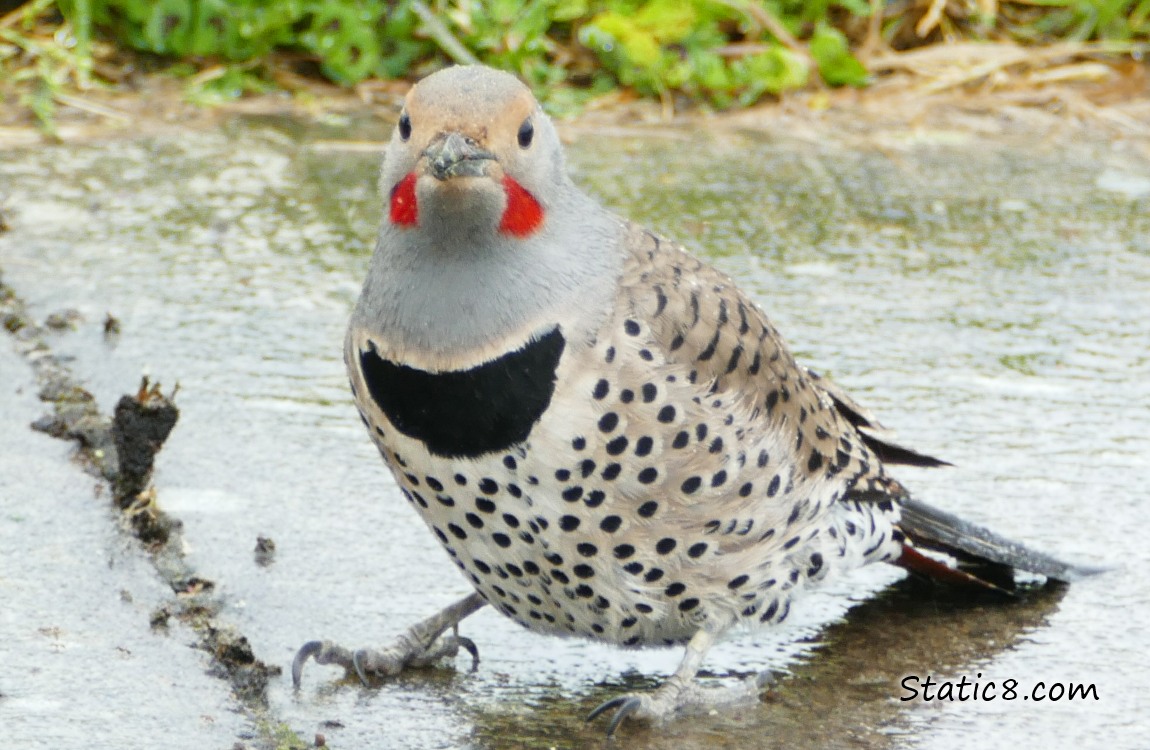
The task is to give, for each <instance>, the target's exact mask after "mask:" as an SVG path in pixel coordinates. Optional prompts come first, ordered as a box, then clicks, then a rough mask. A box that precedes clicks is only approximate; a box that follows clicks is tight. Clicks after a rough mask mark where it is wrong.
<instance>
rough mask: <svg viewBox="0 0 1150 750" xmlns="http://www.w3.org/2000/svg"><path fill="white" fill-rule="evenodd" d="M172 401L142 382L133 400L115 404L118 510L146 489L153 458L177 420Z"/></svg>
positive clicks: (116, 493)
mask: <svg viewBox="0 0 1150 750" xmlns="http://www.w3.org/2000/svg"><path fill="white" fill-rule="evenodd" d="M174 397H175V392H174V391H173V393H172V398H174ZM172 398H169V397H167V396H164V395H163V394H162V393H161V392H160V387H159V385H153V386H151V387H149V384H148V379H147V378H144V380H143V382H142V383H141V384H140V390H139V392H138V393H137V394H136V395H135V396H122V397H121V398H120V402H119V403H118V404H116V411H115V416H114V417H113V418H112V440H113V442H114V443H115V445H116V453H117V455H118V456H119V461H120V465H119V472H118V473H117V476H116V482H115V495H116V501H117V503H119V505H120V508H127V507H128V506H129V505H131V504H132V503H133V502H134V501H135V499H136V498H137V497H138V496H139V495H140V494H141V493H143V492H144V490H146V489H147V488H148V483H149V482H150V481H151V478H152V467H153V465H154V464H155V461H156V454H157V453H159V451H160V448H162V447H163V445H164V441H165V440H167V439H168V435H170V434H171V432H172V428H173V427H175V426H176V422H177V421H178V420H179V418H180V410H179V409H177V408H176V405H175V404H174V403H173V402H172Z"/></svg>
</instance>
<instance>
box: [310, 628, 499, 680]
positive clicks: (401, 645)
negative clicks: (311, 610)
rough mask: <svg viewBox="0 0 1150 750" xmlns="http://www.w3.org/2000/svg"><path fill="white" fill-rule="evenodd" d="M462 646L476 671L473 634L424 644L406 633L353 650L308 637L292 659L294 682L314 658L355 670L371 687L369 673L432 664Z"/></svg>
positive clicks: (387, 674)
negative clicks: (383, 645)
mask: <svg viewBox="0 0 1150 750" xmlns="http://www.w3.org/2000/svg"><path fill="white" fill-rule="evenodd" d="M460 648H462V649H463V650H464V651H466V652H467V653H469V654H471V670H472V671H474V670H475V669H476V668H477V667H478V666H479V649H478V647H476V645H475V642H474V641H472V640H471V639H470V638H465V637H463V636H460V635H445V636H442V637H440V638H437V639H436V640H435V641H433V642H432V643H431V645H429V646H427V647H423V646H421V645H420V643H419V641H418V640H417V639H415V638H412V637H410V636H409V635H408V634H404V635H402V636H400V637H399V639H398V640H397V641H396V643H394V644H392V645H391V646H388V647H387V648H385V649H382V650H380V651H375V650H372V649H366V648H361V649H357V650H355V651H351V650H349V649H346V648H344V647H343V646H340V645H338V644H335V643H332V642H331V641H309V642H307V643H305V644H304V645H303V646H302V647H301V648H300V650H299V651H298V652H296V655H295V659H293V660H292V667H291V675H292V683H293V684H294V685H295V687H297V688H298V687H299V686H300V681H301V679H302V678H303V667H304V665H305V664H306V663H307V661H308V659H312V658H314V659H315V662H316V663H317V664H338V665H339V666H341V667H343V668H344V670H346V671H347V672H349V673H351V672H354V673H355V675H356V676H357V677H358V678H359V681H360V682H361V683H362V684H363V685H364V686H365V687H370V686H371V681H370V679H369V675H370V676H373V677H377V678H378V677H394V676H395V675H397V674H399V673H400V672H402V671H403V670H404V669H407V668H419V667H429V666H432V665H433V664H435V663H436V662H439V661H440V660H442V659H446V658H450V657H454V656H455V655H456V654H458V653H459V649H460Z"/></svg>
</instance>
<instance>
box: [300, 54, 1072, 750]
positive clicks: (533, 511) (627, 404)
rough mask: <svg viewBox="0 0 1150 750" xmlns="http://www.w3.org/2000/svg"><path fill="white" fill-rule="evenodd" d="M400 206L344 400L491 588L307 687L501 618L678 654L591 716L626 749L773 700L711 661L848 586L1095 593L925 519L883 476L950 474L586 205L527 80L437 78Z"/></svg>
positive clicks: (422, 103)
mask: <svg viewBox="0 0 1150 750" xmlns="http://www.w3.org/2000/svg"><path fill="white" fill-rule="evenodd" d="M381 186H382V189H383V191H384V193H385V195H386V199H387V206H386V215H385V217H384V219H383V221H382V226H381V228H380V231H379V237H378V243H377V245H376V249H375V254H374V256H373V258H372V260H371V265H370V268H369V270H368V274H367V280H366V282H365V284H364V287H363V292H362V295H361V296H360V298H359V302H358V305H357V306H356V308H355V312H354V314H353V315H352V319H351V324H350V327H349V329H348V333H347V338H346V345H345V359H346V363H347V368H348V372H349V375H350V380H351V388H352V392H353V393H354V396H355V402H356V404H357V406H358V408H359V412H360V415H361V416H362V418H363V421H364V424H365V425H367V428H368V431H369V432H370V434H371V437H372V439H373V440H374V441H375V443H376V445H377V446H378V448H379V451H380V453H381V454H382V456H383V459H384V461H385V462H386V463H387V465H388V467H389V468H390V469H391V471H392V473H393V474H394V475H395V478H396V480H397V482H398V483H399V485H400V487H401V488H402V493H403V497H404V498H406V500H407V502H408V503H409V504H410V505H411V506H412V507H413V508H414V509H415V511H416V512H417V513H419V514H420V516H421V517H422V518H423V520H424V521H425V522H426V523H427V525H428V527H429V528H430V529H431V531H432V533H433V534H434V535H435V536H436V538H438V539H439V541H440V543H441V544H442V545H443V547H444V548H445V549H446V551H447V554H448V555H449V556H450V558H451V560H452V562H453V563H454V564H455V565H456V566H457V567H458V568H459V569H460V570H461V571H462V573H463V575H464V576H465V577H466V578H467V580H468V581H469V582H470V584H471V585H472V586H473V587H474V588H475V593H473V594H471V595H469V596H467V597H465V598H464V599H462V600H460V601H459V602H457V603H455V604H453V605H452V606H451V607H449V608H447V609H446V610H444V611H443V612H440V613H439V614H437V615H435V616H433V617H431V618H429V619H428V620H425V621H424V622H422V623H419V624H418V625H416V626H414V627H413V628H411V629H410V630H409V631H407V632H406V633H405V634H404V635H403V636H401V637H400V639H399V640H398V641H397V642H396V643H395V644H393V645H392V646H391V647H389V648H386V649H383V650H381V651H369V650H359V651H354V652H353V651H351V650H348V649H345V648H342V647H340V646H338V645H335V644H333V643H330V642H326V641H323V642H320V641H313V642H311V643H308V644H306V645H305V646H304V647H303V648H302V649H301V650H300V652H299V654H298V655H297V657H296V660H295V663H294V664H293V678H294V680H295V682H296V684H297V685H298V684H299V680H300V674H301V670H302V667H303V665H304V663H305V662H306V661H307V659H308V658H311V657H315V658H316V660H317V661H319V662H320V663H337V664H340V665H342V666H344V667H345V668H346V669H349V670H352V669H354V670H355V671H356V672H357V673H358V674H359V676H360V678H361V679H363V680H364V681H365V682H366V681H367V678H368V676H369V675H377V676H378V675H390V674H395V673H397V672H399V671H400V670H402V669H403V668H404V667H405V666H410V665H414V664H423V663H427V662H430V661H434V660H435V659H437V658H439V657H441V656H444V655H449V654H454V653H456V652H457V650H458V648H460V647H463V648H466V649H467V650H469V651H471V652H472V654H473V655H477V652H476V650H475V646H474V644H473V643H472V642H471V641H469V640H468V639H466V638H463V637H461V636H459V635H458V633H457V632H455V631H456V630H457V627H456V626H457V625H458V623H459V622H460V621H461V620H462V619H463V618H465V617H467V616H468V615H470V614H471V613H473V612H475V611H476V610H478V609H479V608H481V607H483V606H485V605H490V606H492V607H494V608H495V609H497V610H498V611H499V612H501V613H503V614H504V615H506V616H507V617H510V618H511V619H513V620H515V621H516V622H517V623H519V624H520V625H522V626H523V627H525V628H528V629H530V630H533V631H536V632H540V633H550V634H555V635H561V636H582V637H585V638H591V639H595V640H599V641H604V642H607V643H611V644H616V645H619V646H624V647H644V646H667V645H676V644H683V645H685V646H686V655H685V657H684V659H683V661H682V664H681V666H680V667H679V669H678V670H677V671H676V672H675V674H674V675H673V676H672V677H670V678H669V679H668V680H667V681H666V682H665V683H664V684H663V685H662V686H661V687H660V688H658V689H657V690H655V691H653V692H651V693H648V694H634V695H624V696H621V697H619V698H617V699H615V700H612V701H608V702H607V703H605V704H604V705H603V706H601V707H600V708H599V709H597V710H596V711H595V712H593V714H592V717H589V718H593V717H594V716H595V715H598V714H599V713H601V712H603V711H607V710H610V709H616V710H615V714H614V716H613V718H612V720H611V722H610V726H609V732H613V731H614V730H615V728H616V727H617V726H618V724H619V722H620V721H622V720H623V719H624V718H625V717H627V716H634V717H639V718H645V719H648V720H653V721H659V720H662V719H665V718H667V717H669V716H672V715H673V714H675V713H676V712H677V711H679V710H680V709H681V708H683V707H685V706H687V705H693V704H697V703H705V702H722V701H723V700H725V699H727V698H730V697H731V696H735V697H738V695H737V694H741V695H744V696H745V695H746V694H753V693H755V692H756V691H757V690H758V689H759V684H758V683H757V682H755V681H751V682H749V683H748V684H747V685H745V686H743V687H741V688H737V689H733V690H729V691H728V693H724V694H720V691H716V690H707V689H702V688H700V687H699V686H698V684H697V683H696V680H695V678H696V673H697V672H698V670H699V668H700V665H701V663H702V660H703V657H704V655H705V653H706V651H707V649H708V648H709V647H710V646H711V644H712V643H713V642H714V641H715V640H716V639H717V638H719V637H721V636H723V635H724V634H726V633H727V632H728V631H730V630H732V629H733V628H735V627H736V626H740V625H755V626H765V625H770V624H774V623H778V622H780V621H782V620H783V619H785V618H786V617H787V615H788V613H789V612H790V610H791V604H792V601H793V600H794V599H795V598H796V596H797V595H798V594H799V592H801V591H802V590H803V589H805V588H806V587H808V586H810V585H811V584H814V583H817V582H818V581H820V580H822V579H823V578H824V577H825V576H826V575H827V574H828V573H829V572H831V571H833V570H836V569H845V568H852V567H855V566H859V565H863V564H866V563H871V562H888V563H894V564H899V565H903V566H905V567H908V568H911V569H914V570H919V571H925V572H928V573H930V574H933V575H935V576H941V577H944V578H949V579H952V580H958V581H963V582H968V583H971V584H975V585H983V586H987V587H992V588H1008V587H1009V586H1010V585H1011V583H1012V580H1013V578H1012V576H1011V575H1010V574H1011V572H1012V569H1014V568H1018V569H1023V570H1026V571H1029V572H1032V573H1037V574H1040V575H1043V576H1047V577H1049V578H1053V579H1058V580H1067V579H1069V578H1071V577H1073V576H1074V575H1075V573H1076V572H1077V570H1076V569H1075V568H1072V567H1071V566H1068V565H1065V564H1063V563H1060V562H1058V561H1057V560H1054V559H1052V558H1050V557H1047V556H1045V555H1042V554H1038V553H1034V552H1031V551H1029V550H1027V549H1025V548H1023V547H1022V546H1021V545H1018V544H1016V543H1013V542H1010V541H1007V540H1004V539H1002V538H1001V537H998V536H996V535H995V534H993V533H991V532H989V531H986V530H985V529H982V528H979V527H976V526H973V525H971V524H967V523H965V522H963V521H961V520H959V519H957V518H955V517H953V516H951V515H949V514H946V513H943V512H941V511H938V510H935V509H932V508H930V507H929V506H926V505H924V504H922V503H920V502H917V501H915V500H912V499H911V497H910V496H909V494H908V492H907V491H906V489H904V488H903V486H902V485H901V484H899V483H898V482H897V481H896V480H895V479H893V478H892V477H891V476H890V475H889V474H888V473H887V466H888V465H891V464H913V465H920V466H934V465H938V464H940V463H942V462H941V461H938V460H936V459H933V458H930V457H928V456H924V455H922V454H919V453H915V452H913V451H911V450H908V449H905V448H902V447H899V446H898V445H896V444H894V443H892V442H891V441H890V440H889V439H887V438H886V437H885V436H884V433H883V432H882V430H881V428H880V426H879V425H878V423H877V422H876V421H875V420H874V418H873V417H872V416H871V415H870V414H869V413H868V412H867V411H866V410H865V409H863V408H862V407H861V406H859V405H857V404H856V403H855V402H854V401H852V400H851V399H850V398H849V397H848V396H846V395H845V394H844V393H842V392H841V391H840V390H839V389H838V388H836V387H835V386H834V385H832V384H830V383H829V382H827V381H826V380H824V379H821V378H820V377H819V376H818V375H816V374H815V373H813V372H811V371H810V370H808V369H805V368H804V367H802V366H800V365H799V364H797V363H796V362H795V360H794V359H793V357H792V356H791V353H790V352H789V351H788V349H787V347H786V345H785V344H784V343H783V340H782V338H781V337H780V335H779V333H778V331H776V330H775V328H774V327H773V326H772V325H771V323H770V321H769V320H768V319H767V317H766V315H765V314H764V313H763V312H762V311H761V310H760V309H759V307H758V306H756V305H755V303H754V302H753V301H752V300H751V299H750V297H748V296H747V295H746V294H745V293H744V292H742V291H741V290H739V289H738V288H737V287H736V286H735V284H734V283H733V282H732V281H731V279H729V278H728V277H726V276H724V275H723V274H721V273H720V272H718V271H716V270H715V269H713V268H711V267H710V266H708V265H707V264H705V263H703V262H701V261H699V260H697V259H695V258H694V257H692V256H691V255H689V254H688V253H687V252H686V251H685V250H684V249H682V248H681V247H680V246H678V245H676V244H675V243H673V242H670V241H668V240H666V239H663V238H661V237H659V236H658V235H656V234H654V233H652V232H650V231H648V230H646V229H644V228H642V227H640V226H637V225H635V224H632V223H629V222H628V221H625V220H623V219H621V218H619V217H617V216H615V215H614V214H612V213H610V212H608V211H606V210H605V209H603V208H602V207H601V206H599V205H598V204H597V203H596V202H595V201H594V200H592V199H591V198H590V197H588V196H587V195H586V194H584V193H583V192H581V191H580V190H579V189H578V188H577V187H576V186H575V185H574V184H573V183H572V181H571V179H570V178H569V177H568V175H567V171H566V168H565V166H564V160H563V152H562V148H561V146H560V143H559V139H558V137H557V135H556V132H555V129H554V128H553V126H552V124H551V122H550V121H549V120H548V118H547V116H546V115H545V114H544V113H543V111H542V110H541V109H540V107H539V104H538V103H537V102H536V100H535V99H534V97H533V96H532V94H531V92H530V91H529V90H528V89H527V87H525V86H524V85H523V84H522V83H520V82H519V81H518V80H517V79H516V78H515V77H513V76H511V75H509V74H507V73H502V72H498V71H495V70H492V69H489V68H485V67H479V66H473V67H454V68H449V69H446V70H443V71H440V72H438V73H435V74H434V75H431V76H429V77H428V78H426V79H424V80H423V81H421V82H420V83H419V84H417V85H416V86H415V87H414V88H413V89H412V91H411V92H410V93H409V95H408V96H407V99H406V102H405V104H404V107H403V111H402V113H401V115H400V117H399V121H398V125H397V127H396V129H395V132H394V135H393V137H392V139H391V141H390V143H389V144H388V146H387V151H386V155H385V157H384V161H383V168H382V177H381ZM935 552H943V553H947V554H948V555H949V558H947V559H942V560H940V559H938V557H939V556H938V555H936V554H935ZM449 629H450V630H452V631H453V633H451V634H446V635H445V633H447V631H448V630H449Z"/></svg>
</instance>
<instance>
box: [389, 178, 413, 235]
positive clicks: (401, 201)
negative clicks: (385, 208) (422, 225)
mask: <svg viewBox="0 0 1150 750" xmlns="http://www.w3.org/2000/svg"><path fill="white" fill-rule="evenodd" d="M415 180H416V177H415V173H414V172H412V173H411V174H409V175H408V176H407V177H404V178H403V179H402V180H400V181H399V182H398V183H396V185H395V187H393V188H392V189H391V212H390V218H391V223H392V224H399V225H400V226H405V227H413V226H415V225H416V223H417V222H418V221H419V207H418V206H417V205H416V204H415Z"/></svg>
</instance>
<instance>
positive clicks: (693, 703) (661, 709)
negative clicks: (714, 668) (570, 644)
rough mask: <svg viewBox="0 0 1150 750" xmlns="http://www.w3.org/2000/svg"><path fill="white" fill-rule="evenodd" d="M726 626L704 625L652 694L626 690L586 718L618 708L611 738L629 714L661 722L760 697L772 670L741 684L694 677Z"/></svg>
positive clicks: (608, 731)
mask: <svg viewBox="0 0 1150 750" xmlns="http://www.w3.org/2000/svg"><path fill="white" fill-rule="evenodd" d="M725 629H726V628H723V627H713V626H707V627H704V628H703V629H701V630H700V631H699V632H697V633H695V635H694V637H692V638H691V640H690V641H689V642H688V643H687V652H686V653H685V654H684V655H683V661H682V662H680V664H679V668H678V669H676V670H675V674H673V675H671V676H670V677H669V678H668V679H667V681H666V682H664V683H663V684H662V685H660V686H659V687H658V688H657V689H656V690H654V691H653V692H650V693H627V694H625V695H619V696H616V697H614V698H612V699H611V700H608V701H605V702H604V703H601V704H600V705H599V706H598V707H597V708H595V710H594V711H592V712H591V713H590V714H588V715H587V721H592V720H593V719H595V718H596V717H598V716H599V715H601V714H603V713H606V712H607V711H610V710H611V709H616V710H615V713H614V715H613V716H612V717H611V722H610V723H609V724H608V725H607V736H608V737H611V736H613V735H614V734H615V730H616V729H618V727H619V725H620V724H622V723H623V720H624V719H626V718H627V717H629V716H633V717H635V718H638V719H645V720H647V721H650V722H651V723H654V724H661V723H663V722H665V721H667V720H669V719H671V718H673V717H674V716H676V715H678V714H681V713H690V712H698V711H710V710H712V709H716V708H722V707H727V706H733V705H738V704H745V703H751V702H753V701H756V700H758V697H759V694H760V693H761V692H762V691H763V688H765V687H766V686H767V685H768V684H769V683H770V681H771V674H770V673H769V672H762V673H760V674H757V675H752V676H751V677H748V678H747V679H745V680H743V681H742V682H740V683H739V684H738V685H732V686H722V687H703V686H702V685H700V684H699V683H698V682H697V681H696V679H695V676H696V675H697V674H698V673H699V668H700V667H702V665H703V658H704V657H705V656H706V655H707V651H709V650H710V648H711V646H712V645H714V643H715V640H716V639H717V638H718V636H719V635H720V634H721V633H722V632H723V631H724V630H725Z"/></svg>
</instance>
